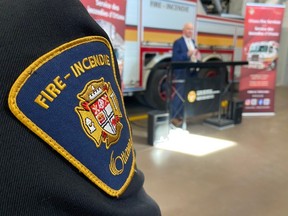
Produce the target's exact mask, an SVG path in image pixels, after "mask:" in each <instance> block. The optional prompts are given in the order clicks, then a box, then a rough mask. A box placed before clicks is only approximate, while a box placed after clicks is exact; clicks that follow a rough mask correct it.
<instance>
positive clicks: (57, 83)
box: [53, 76, 66, 90]
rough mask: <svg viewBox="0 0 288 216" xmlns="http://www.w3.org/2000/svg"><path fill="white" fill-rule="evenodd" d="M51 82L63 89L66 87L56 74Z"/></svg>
mask: <svg viewBox="0 0 288 216" xmlns="http://www.w3.org/2000/svg"><path fill="white" fill-rule="evenodd" d="M53 82H54V83H55V85H56V86H57V87H58V88H59V89H60V90H63V89H65V88H66V84H65V83H63V81H62V80H61V79H60V76H57V77H56V78H55V79H54V80H53Z"/></svg>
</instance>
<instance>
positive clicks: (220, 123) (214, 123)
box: [203, 117, 235, 130]
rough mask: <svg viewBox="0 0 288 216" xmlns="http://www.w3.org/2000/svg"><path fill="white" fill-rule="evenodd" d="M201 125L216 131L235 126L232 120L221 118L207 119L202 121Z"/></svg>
mask: <svg viewBox="0 0 288 216" xmlns="http://www.w3.org/2000/svg"><path fill="white" fill-rule="evenodd" d="M203 124H205V125H208V126H211V127H213V128H216V129H218V130H224V129H227V128H231V127H234V126H235V125H234V121H233V120H231V119H222V118H220V119H219V118H218V117H214V118H208V119H206V120H204V123H203Z"/></svg>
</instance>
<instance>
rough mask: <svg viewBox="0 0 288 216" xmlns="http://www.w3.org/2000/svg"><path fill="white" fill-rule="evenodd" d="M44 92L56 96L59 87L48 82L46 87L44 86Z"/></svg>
mask: <svg viewBox="0 0 288 216" xmlns="http://www.w3.org/2000/svg"><path fill="white" fill-rule="evenodd" d="M45 90H46V92H47V93H48V94H49V95H50V96H51V97H54V98H56V97H57V95H59V94H60V93H61V91H60V90H59V89H57V88H56V86H55V84H53V83H50V84H49V85H48V86H47V87H46V88H45Z"/></svg>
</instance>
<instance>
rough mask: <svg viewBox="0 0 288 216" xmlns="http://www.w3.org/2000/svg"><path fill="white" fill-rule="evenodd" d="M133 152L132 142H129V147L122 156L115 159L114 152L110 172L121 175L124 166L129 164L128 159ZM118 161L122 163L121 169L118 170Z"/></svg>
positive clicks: (111, 157)
mask: <svg viewBox="0 0 288 216" xmlns="http://www.w3.org/2000/svg"><path fill="white" fill-rule="evenodd" d="M131 151H132V141H131V140H129V142H128V145H127V147H126V148H125V150H124V151H122V153H121V154H120V155H118V156H117V157H116V158H115V159H114V157H113V154H114V151H113V152H112V153H111V156H110V164H109V168H110V172H111V173H112V174H113V175H120V174H121V173H122V172H123V171H124V165H125V164H126V163H127V161H128V159H129V157H130V154H131ZM117 160H119V161H120V162H121V168H120V169H118V168H117V166H116V162H117Z"/></svg>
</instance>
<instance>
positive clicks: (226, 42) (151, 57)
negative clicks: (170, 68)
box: [82, 0, 244, 109]
mask: <svg viewBox="0 0 288 216" xmlns="http://www.w3.org/2000/svg"><path fill="white" fill-rule="evenodd" d="M95 1H96V2H98V3H101V0H95ZM83 2H84V1H82V3H83ZM103 2H105V1H103ZM110 2H111V0H110ZM84 6H87V5H85V4H84ZM88 12H89V10H88ZM187 22H192V23H194V26H195V32H194V34H195V35H194V38H195V39H196V43H197V46H198V49H199V50H200V52H201V56H202V60H201V61H202V62H210V61H236V60H238V61H240V59H241V56H242V55H241V51H242V48H241V46H242V39H243V31H244V24H243V20H240V19H231V18H224V17H221V16H216V15H207V13H206V12H205V9H204V7H203V5H202V3H201V2H200V1H197V0H126V14H125V37H124V46H117V41H118V42H119V41H120V43H118V44H121V39H119V37H118V36H117V35H115V30H114V28H113V26H111V25H109V23H108V25H107V23H106V27H104V29H105V30H107V31H108V35H109V36H110V38H114V41H116V42H115V43H116V44H115V45H114V49H115V53H116V54H117V56H120V57H119V59H121V60H119V61H118V63H119V66H120V68H121V69H122V66H123V72H122V75H121V76H122V88H123V89H122V90H123V95H124V96H131V95H134V96H135V97H136V98H137V99H138V100H139V101H140V102H142V103H145V104H146V105H149V106H151V107H153V108H155V109H164V107H165V105H166V92H167V91H166V86H167V69H165V68H162V67H161V65H163V64H164V65H165V63H169V62H171V56H172V45H173V42H174V41H175V40H176V39H177V38H179V37H180V36H181V35H182V28H183V25H184V24H185V23H187ZM103 24H104V26H105V23H103ZM117 38H118V39H119V40H117ZM112 43H113V40H112ZM224 69H225V70H227V73H228V74H229V70H230V69H229V67H227V68H226V67H225V68H224ZM217 70H223V68H220V69H212V68H202V69H201V70H200V71H199V76H202V77H207V76H214V75H215V74H217ZM234 72H235V76H236V77H237V74H239V73H240V72H239V71H237V70H236V71H234Z"/></svg>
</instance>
